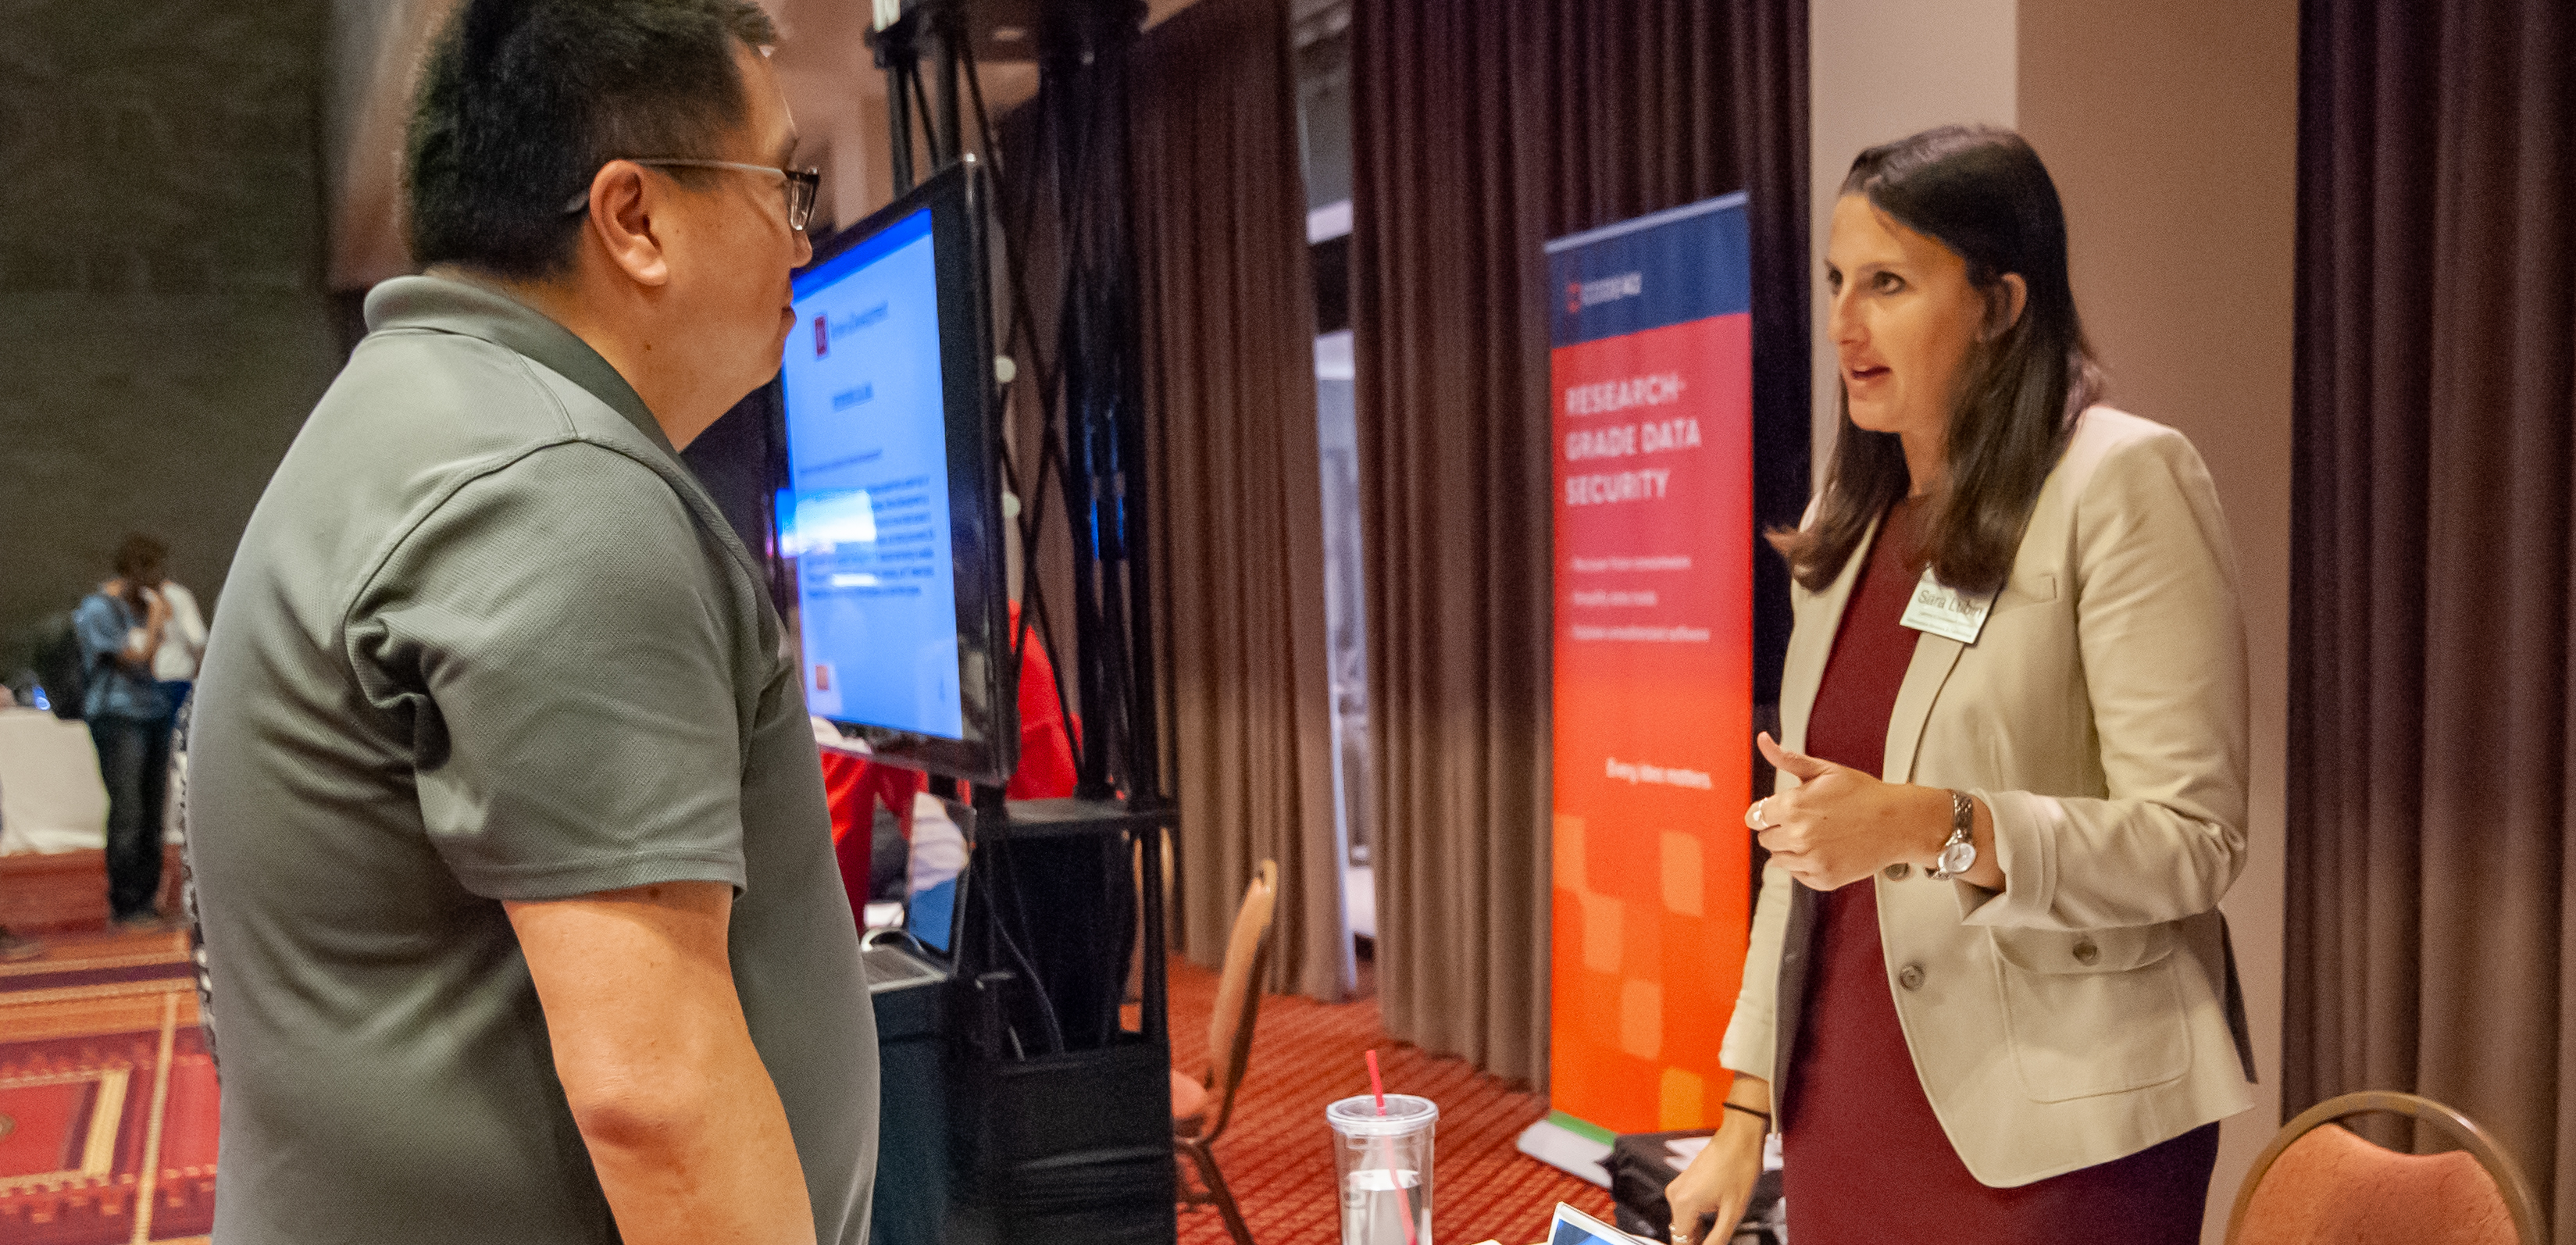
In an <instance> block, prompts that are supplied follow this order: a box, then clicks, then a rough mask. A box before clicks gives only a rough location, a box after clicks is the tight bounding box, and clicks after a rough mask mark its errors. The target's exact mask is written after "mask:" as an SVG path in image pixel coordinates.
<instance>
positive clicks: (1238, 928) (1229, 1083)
mask: <svg viewBox="0 0 2576 1245" xmlns="http://www.w3.org/2000/svg"><path fill="white" fill-rule="evenodd" d="M1278 906H1279V862H1277V861H1275V860H1265V861H1262V862H1261V867H1260V868H1258V869H1255V870H1253V875H1252V884H1251V885H1250V886H1247V887H1245V888H1244V890H1243V906H1242V907H1240V908H1237V909H1236V910H1235V913H1234V933H1233V935H1232V936H1231V937H1229V938H1227V939H1226V944H1225V971H1224V973H1223V974H1222V975H1221V976H1219V977H1218V978H1217V985H1216V1006H1215V1007H1214V1008H1213V1009H1211V1011H1210V1013H1209V1015H1208V1095H1209V1096H1210V1097H1212V1098H1214V1099H1216V1101H1217V1112H1216V1119H1215V1120H1214V1121H1212V1122H1211V1124H1210V1127H1209V1128H1208V1130H1207V1131H1206V1132H1205V1133H1204V1134H1202V1135H1203V1136H1205V1137H1208V1138H1210V1139H1213V1138H1214V1137H1215V1136H1216V1134H1217V1133H1218V1132H1219V1131H1220V1130H1222V1129H1223V1128H1224V1127H1225V1121H1226V1118H1227V1117H1228V1116H1230V1115H1232V1114H1233V1113H1234V1087H1235V1086H1236V1085H1239V1084H1241V1083H1242V1081H1243V1068H1244V1065H1245V1064H1246V1063H1248V1062H1250V1060H1251V1058H1252V1022H1253V1020H1254V1018H1255V1017H1256V1016H1258V1015H1259V1014H1260V1011H1261V977H1262V970H1264V969H1265V968H1267V967H1268V966H1269V963H1270V917H1271V914H1272V913H1273V912H1275V911H1276V910H1277V909H1278Z"/></svg>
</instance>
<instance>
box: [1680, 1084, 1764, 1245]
mask: <svg viewBox="0 0 2576 1245" xmlns="http://www.w3.org/2000/svg"><path fill="white" fill-rule="evenodd" d="M1747 1090H1758V1091H1759V1097H1760V1101H1759V1102H1758V1103H1747V1104H1746V1105H1748V1106H1759V1107H1761V1108H1762V1109H1765V1110H1768V1109H1769V1107H1770V1101H1771V1089H1770V1087H1769V1086H1768V1085H1767V1084H1765V1083H1764V1082H1762V1081H1759V1080H1756V1079H1754V1078H1752V1077H1737V1078H1736V1089H1735V1091H1734V1092H1732V1093H1729V1094H1728V1095H1727V1097H1728V1098H1729V1099H1730V1100H1741V1099H1742V1098H1743V1097H1746V1096H1747V1094H1746V1091H1747ZM1718 1114H1720V1115H1723V1116H1725V1117H1726V1118H1725V1119H1723V1120H1721V1121H1719V1122H1718V1126H1717V1135H1716V1136H1714V1137H1711V1138H1709V1139H1708V1144H1707V1145H1706V1146H1704V1147H1702V1148H1701V1149H1700V1152H1699V1154H1698V1156H1697V1157H1695V1158H1693V1159H1691V1161H1690V1166H1688V1167H1685V1168H1683V1169H1682V1174H1681V1175H1679V1176H1676V1177H1674V1178H1673V1182H1672V1183H1671V1184H1668V1185H1665V1186H1664V1200H1665V1201H1666V1202H1667V1203H1670V1204H1671V1206H1672V1211H1673V1221H1672V1239H1673V1245H1702V1243H1701V1241H1700V1237H1699V1224H1700V1220H1702V1219H1704V1218H1707V1217H1708V1216H1709V1215H1712V1214H1714V1215H1716V1216H1717V1218H1716V1220H1715V1221H1714V1222H1713V1226H1711V1227H1710V1229H1709V1236H1710V1237H1712V1238H1714V1239H1715V1240H1716V1241H1717V1242H1718V1243H1719V1245H1725V1242H1726V1241H1728V1240H1730V1239H1732V1238H1733V1237H1734V1235H1735V1225H1736V1224H1738V1223H1741V1222H1743V1220H1744V1208H1745V1206H1746V1204H1747V1203H1750V1202H1751V1201H1752V1200H1753V1182H1754V1181H1755V1180H1756V1179H1758V1178H1760V1177H1761V1175H1762V1137H1763V1128H1762V1122H1761V1121H1760V1120H1757V1119H1755V1118H1754V1117H1752V1116H1749V1115H1746V1114H1745V1113H1743V1112H1741V1111H1727V1110H1723V1109H1721V1110H1720V1111H1719V1112H1718Z"/></svg>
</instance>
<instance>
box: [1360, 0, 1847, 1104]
mask: <svg viewBox="0 0 2576 1245" xmlns="http://www.w3.org/2000/svg"><path fill="white" fill-rule="evenodd" d="M1806 60H1807V34H1806V5H1805V4H1804V3H1803V2H1802V0H1732V2H1730V0H1358V2H1357V3H1356V4H1355V5H1354V8H1353V21H1352V162H1353V166H1354V167H1353V175H1354V189H1353V195H1352V216H1353V231H1352V249H1351V256H1352V258H1351V265H1352V274H1351V275H1352V311H1353V315H1352V330H1353V339H1354V347H1355V351H1356V356H1357V366H1358V385H1357V390H1358V400H1359V436H1360V476H1361V498H1362V507H1361V516H1362V517H1361V523H1362V531H1363V539H1364V541H1365V544H1366V546H1367V550H1368V554H1367V595H1368V637H1369V641H1368V649H1369V700H1370V711H1371V714H1372V723H1371V732H1372V735H1373V738H1374V740H1375V741H1376V749H1377V752H1376V757H1375V762H1376V764H1375V772H1374V777H1373V791H1372V793H1371V795H1372V798H1373V800H1374V801H1375V809H1376V813H1377V819H1376V824H1377V826H1378V827H1379V828H1380V829H1379V841H1378V843H1377V845H1376V847H1375V850H1374V857H1373V859H1374V863H1375V865H1376V874H1377V884H1378V928H1379V936H1378V964H1379V974H1380V975H1379V983H1380V994H1381V997H1380V1000H1379V1006H1380V1010H1381V1012H1382V1014H1383V1015H1384V1017H1385V1023H1386V1026H1387V1029H1388V1031H1389V1032H1390V1033H1392V1034H1394V1035H1395V1036H1397V1037H1400V1038H1404V1039H1406V1040H1409V1041H1413V1042H1416V1043H1418V1044H1420V1045H1422V1046H1423V1047H1425V1048H1426V1049H1429V1050H1432V1051H1435V1052H1441V1053H1455V1054H1459V1055H1463V1056H1465V1057H1467V1058H1468V1059H1470V1060H1471V1061H1473V1062H1475V1063H1476V1064H1477V1065H1478V1066H1481V1067H1483V1068H1486V1069H1488V1070H1490V1071H1492V1072H1494V1073H1496V1074H1498V1075H1501V1076H1504V1077H1508V1078H1513V1079H1518V1080H1527V1081H1530V1082H1533V1083H1537V1082H1541V1081H1543V1080H1544V1078H1545V1075H1546V1066H1547V1007H1548V998H1547V979H1546V974H1547V965H1548V950H1547V949H1548V918H1547V913H1548V893H1549V868H1548V858H1549V837H1550V808H1549V635H1550V614H1549V609H1550V605H1549V602H1550V597H1551V592H1550V581H1549V576H1550V565H1551V561H1550V548H1549V541H1550V515H1551V511H1550V508H1549V504H1548V497H1549V463H1550V459H1549V454H1550V447H1549V441H1548V437H1549V433H1548V420H1549V410H1550V408H1549V397H1548V386H1547V334H1546V320H1545V315H1544V307H1545V304H1544V303H1543V302H1542V301H1541V300H1542V299H1543V298H1544V297H1545V292H1544V290H1543V289H1542V288H1541V287H1542V285H1543V283H1544V275H1545V270H1546V265H1545V264H1544V262H1543V258H1542V255H1541V253H1540V244H1541V243H1542V241H1543V240H1545V239H1546V238H1549V237H1553V236H1558V235H1562V234H1566V233H1571V232H1575V231H1577V230H1581V229H1587V228H1591V227H1594V226H1597V225H1602V224H1606V223H1609V222H1611V221H1616V220H1621V219H1625V218H1627V217H1630V216H1636V215H1640V214H1643V213H1646V212H1651V211H1656V210H1659V209H1662V208H1667V207H1673V206H1677V205H1679V204H1683V203H1689V202H1693V201H1696V200H1699V199H1703V198H1708V197H1710V196H1714V195H1719V194H1725V193H1729V192H1731V191H1735V190H1744V189H1749V190H1750V191H1751V194H1752V226H1753V239H1752V241H1753V257H1754V277H1753V321H1754V338H1753V340H1754V346H1753V350H1754V409H1755V427H1756V431H1755V439H1756V447H1757V458H1756V464H1757V466H1756V479H1755V508H1756V511H1757V514H1758V516H1759V517H1760V518H1761V519H1762V520H1763V521H1764V522H1766V523H1768V522H1784V521H1794V520H1795V519H1796V517H1797V514H1798V510H1799V508H1800V507H1801V506H1802V505H1803V504H1804V502H1805V499H1806V457H1807V451H1806V448H1805V444H1806V437H1807V419H1808V416H1807V336H1806V315H1807V311H1806V306H1807V304H1806V288H1807V287H1806V284H1805V282H1806V269H1807V259H1806V243H1805V230H1806V212H1807V207H1806V189H1805V187H1806V132H1807V114H1806V81H1807V72H1806ZM1756 565H1757V567H1760V568H1761V570H1760V572H1759V577H1758V578H1757V583H1756V590H1757V600H1759V601H1767V602H1770V603H1771V607H1772V608H1770V609H1767V610H1766V609H1764V608H1762V607H1760V606H1757V610H1756V613H1757V616H1765V615H1767V617H1766V618H1765V621H1764V622H1763V624H1762V626H1763V628H1765V629H1767V631H1765V632H1760V633H1757V642H1758V643H1761V644H1768V645H1773V646H1774V647H1771V648H1769V649H1768V650H1767V651H1770V652H1773V653H1776V652H1778V651H1779V650H1778V648H1777V647H1776V645H1777V644H1778V643H1779V642H1780V641H1781V640H1782V639H1784V638H1785V635H1786V609H1785V601H1786V590H1785V587H1784V586H1783V585H1784V583H1785V580H1784V579H1783V578H1782V577H1781V575H1780V568H1779V565H1778V559H1776V558H1773V557H1770V556H1768V555H1767V554H1766V555H1764V556H1761V557H1759V558H1757V559H1756ZM1757 651H1765V650H1762V649H1757ZM1757 668H1759V669H1760V670H1761V677H1762V679H1763V680H1764V681H1763V682H1762V683H1761V684H1760V685H1759V687H1758V689H1757V695H1760V694H1762V692H1763V691H1765V690H1767V692H1768V694H1769V695H1770V696H1771V697H1772V698H1775V699H1776V697H1777V694H1778V693H1777V688H1778V670H1777V663H1776V659H1774V660H1772V661H1768V662H1757ZM1749 755H1750V753H1749V750H1748V758H1749ZM1748 763H1749V760H1748Z"/></svg>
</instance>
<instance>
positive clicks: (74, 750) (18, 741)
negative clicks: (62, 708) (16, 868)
mask: <svg viewBox="0 0 2576 1245" xmlns="http://www.w3.org/2000/svg"><path fill="white" fill-rule="evenodd" d="M105 846H107V788H106V786H105V785H103V784H101V783H100V781H99V777H98V750H97V749H96V748H94V747H92V746H91V744H90V742H89V726H88V725H87V724H85V723H81V722H66V721H64V720H63V719H61V718H57V717H55V716H54V715H53V714H52V713H51V712H49V711H47V710H44V709H25V708H10V709H0V855H8V854H14V853H18V852H76V851H80V850H82V849H84V848H102V847H105Z"/></svg>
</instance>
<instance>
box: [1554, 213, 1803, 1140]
mask: <svg viewBox="0 0 2576 1245" xmlns="http://www.w3.org/2000/svg"><path fill="white" fill-rule="evenodd" d="M1547 257H1548V274H1549V287H1548V288H1549V291H1550V293H1551V296H1552V297H1551V302H1552V303H1553V304H1554V305H1553V307H1552V309H1551V311H1550V314H1549V321H1550V327H1551V346H1552V349H1551V352H1550V354H1549V372H1550V384H1551V388H1552V389H1553V391H1554V397H1555V403H1554V405H1555V416H1554V432H1555V450H1556V453H1555V458H1556V467H1555V488H1556V494H1555V512H1556V584H1555V609H1556V631H1555V663H1556V669H1555V894H1554V905H1553V908H1554V920H1555V927H1554V940H1553V941H1554V963H1553V966H1552V967H1553V976H1554V1002H1553V1014H1552V1024H1553V1032H1552V1039H1551V1056H1550V1063H1549V1078H1550V1095H1551V1098H1552V1099H1553V1101H1552V1103H1551V1105H1552V1106H1553V1107H1554V1108H1555V1112H1556V1114H1555V1115H1553V1116H1552V1117H1551V1122H1552V1123H1553V1124H1554V1125H1555V1126H1556V1127H1557V1128H1558V1129H1560V1130H1564V1131H1567V1132H1571V1133H1573V1134H1577V1135H1580V1136H1583V1137H1587V1138H1591V1139H1594V1140H1596V1141H1597V1140H1598V1139H1599V1138H1601V1137H1602V1136H1603V1135H1604V1134H1607V1133H1633V1132H1656V1131H1662V1130H1667V1129H1682V1128H1699V1127H1705V1126H1707V1125H1708V1124H1709V1123H1710V1120H1709V1116H1711V1115H1712V1114H1714V1113H1715V1112H1716V1110H1717V1109H1718V1106H1717V1104H1718V1103H1719V1102H1720V1101H1721V1100H1722V1099H1723V1098H1724V1097H1725V1094H1726V1089H1727V1073H1726V1072H1725V1071H1724V1070H1723V1069H1721V1068H1720V1067H1719V1066H1718V1062H1717V1059H1718V1046H1719V1042H1720V1040H1721V1039H1722V1038H1723V1037H1724V1036H1725V1033H1726V1022H1727V1018H1728V1016H1729V1015H1730V1014H1731V1013H1732V1011H1733V1009H1734V1004H1735V993H1736V987H1737V983H1738V981H1739V979H1740V977H1741V975H1742V972H1743V966H1744V947H1745V938H1746V931H1747V926H1748V924H1749V919H1748V918H1749V913H1748V907H1749V904H1750V902H1751V885H1750V879H1749V877H1748V870H1749V869H1750V867H1751V864H1750V850H1749V845H1748V843H1747V840H1746V835H1745V831H1744V828H1743V812H1744V807H1745V805H1746V804H1747V803H1749V802H1750V801H1751V793H1750V791H1749V790H1748V788H1749V787H1750V785H1751V782H1752V775H1751V763H1750V760H1749V749H1750V746H1751V745H1750V741H1751V738H1752V733H1753V544H1754V533H1753V381H1752V376H1753V372H1752V363H1753V356H1752V323H1751V304H1752V288H1751V286H1752V281H1751V254H1750V243H1749V237H1748V224H1747V220H1746V215H1745V199H1744V196H1743V195H1741V194H1736V195H1729V196H1727V197H1725V198H1720V199H1711V200H1708V201H1706V202H1702V203H1695V204H1691V205H1689V206H1686V207H1681V208H1676V209H1673V210H1672V211H1668V212H1659V213H1656V214H1654V215H1652V216H1644V217H1639V218H1637V219H1635V220H1630V221H1625V222H1622V223H1619V224H1616V225H1611V226H1608V227H1606V228H1603V229H1597V230H1593V231H1591V232H1589V233H1583V234H1577V235H1574V236H1571V237H1566V238H1560V239H1557V240H1556V241H1553V242H1550V243H1548V245H1547ZM1541 1127H1542V1128H1544V1127H1546V1126H1545V1125H1542V1126H1541Z"/></svg>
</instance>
